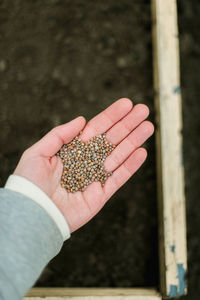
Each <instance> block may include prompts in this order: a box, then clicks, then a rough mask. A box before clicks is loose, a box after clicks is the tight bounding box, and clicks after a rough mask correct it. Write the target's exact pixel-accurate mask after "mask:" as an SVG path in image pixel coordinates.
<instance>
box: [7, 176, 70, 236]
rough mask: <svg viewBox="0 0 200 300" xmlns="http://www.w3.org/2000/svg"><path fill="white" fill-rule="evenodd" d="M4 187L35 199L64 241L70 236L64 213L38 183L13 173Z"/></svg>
mask: <svg viewBox="0 0 200 300" xmlns="http://www.w3.org/2000/svg"><path fill="white" fill-rule="evenodd" d="M4 188H6V189H10V190H13V191H16V192H18V193H21V194H23V195H25V196H27V197H28V198H30V199H32V200H33V201H35V202H36V203H37V204H38V205H40V206H41V207H42V208H43V209H45V210H46V212H47V213H48V214H49V216H50V217H51V218H52V219H53V220H54V222H55V224H56V225H57V227H58V228H59V230H60V232H61V234H62V236H63V241H65V240H66V239H68V238H69V237H70V229H69V226H68V224H67V222H66V219H65V218H64V216H63V214H62V213H61V211H60V210H59V209H58V207H57V206H56V205H55V204H54V203H53V201H52V200H51V199H50V198H49V196H48V195H47V194H46V193H45V192H44V191H43V190H41V189H40V188H39V187H38V186H37V185H36V184H34V183H33V182H31V181H30V180H28V179H26V178H25V177H22V176H19V175H15V174H12V175H10V176H9V177H8V179H7V181H6V184H5V186H4Z"/></svg>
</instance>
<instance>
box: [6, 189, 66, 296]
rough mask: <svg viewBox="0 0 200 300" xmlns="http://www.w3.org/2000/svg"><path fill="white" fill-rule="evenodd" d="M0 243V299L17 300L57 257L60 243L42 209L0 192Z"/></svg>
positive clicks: (57, 231)
mask: <svg viewBox="0 0 200 300" xmlns="http://www.w3.org/2000/svg"><path fill="white" fill-rule="evenodd" d="M55 210H56V209H55ZM69 235H70V234H69ZM69 235H68V237H69ZM68 237H66V238H68ZM0 241H1V243H0V245H1V247H0V299H1V300H2V299H3V300H4V299H5V300H7V299H12V300H18V299H21V298H22V297H23V296H24V295H25V294H26V292H27V291H28V290H29V289H30V288H31V287H32V286H33V285H34V283H35V282H36V280H37V279H38V277H39V276H40V274H41V272H42V270H43V269H44V267H45V266H46V265H47V264H48V262H49V261H50V260H51V259H52V258H53V257H54V256H56V255H57V254H58V253H59V251H60V249H61V247H62V245H63V241H64V239H63V235H62V232H61V230H60V228H59V227H58V226H57V224H56V223H55V220H54V219H53V218H52V217H51V216H50V215H49V213H47V211H46V210H45V209H44V208H43V207H41V206H40V205H39V204H38V203H36V202H35V201H33V200H32V199H31V198H29V197H27V196H25V195H23V194H21V193H18V192H16V191H12V190H9V189H5V188H4V189H3V188H1V189H0Z"/></svg>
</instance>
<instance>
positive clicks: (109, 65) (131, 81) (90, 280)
mask: <svg viewBox="0 0 200 300" xmlns="http://www.w3.org/2000/svg"><path fill="white" fill-rule="evenodd" d="M199 11H200V4H199V3H198V1H197V0H193V1H187V0H180V1H179V27H180V44H181V70H182V92H183V116H184V159H185V169H186V196H187V217H188V241H189V252H188V253H189V265H190V268H189V288H190V293H191V294H190V297H189V298H188V299H197V298H195V297H196V295H198V294H199V292H200V290H199V289H198V282H199V278H198V276H199V275H200V263H199V261H200V251H198V246H199V228H200V221H199V217H198V215H199V212H200V207H199V203H198V202H197V199H198V195H199V184H198V179H199V171H198V169H197V164H196V162H195V159H196V160H197V159H198V158H199V146H200V145H199V139H197V134H198V132H199V129H200V123H199V116H198V112H199V102H198V95H199V90H198V87H199V85H200V82H199V80H200V79H199V77H198V76H197V74H198V71H199V68H200V60H199V58H200V46H199V39H200V37H199V30H197V28H198V27H199V19H198V18H197V17H196V16H197V15H198V13H197V12H199ZM151 60H152V50H151V16H150V3H149V1H146V0H141V1H138V0H137V1H136V0H135V1H129V0H124V1H117V2H116V1H114V0H110V1H105V0H102V1H98V2H95V3H94V2H93V1H91V0H88V1H83V0H77V1H75V2H72V1H69V0H66V1H61V0H60V1H59V0H51V1H47V0H46V1H43V2H42V3H41V2H40V1H35V0H34V1H33V0H32V1H21V0H16V1H15V2H11V1H1V3H0V101H1V109H0V125H1V140H0V143H1V148H0V149H1V150H0V158H1V167H0V183H1V186H2V185H3V184H4V183H5V181H6V179H7V177H8V175H9V174H10V173H11V172H12V171H13V169H14V167H15V165H16V163H17V161H18V159H19V157H20V155H21V154H22V152H23V151H24V150H25V149H26V148H27V147H28V146H30V145H31V144H33V143H34V142H36V141H37V140H38V139H39V138H41V137H42V135H44V134H45V133H46V132H48V131H49V130H50V129H51V128H52V127H54V126H56V125H58V124H62V123H65V122H67V121H69V120H71V119H72V118H74V117H76V116H77V115H84V116H85V117H86V118H87V120H89V119H90V118H91V117H93V116H94V115H95V114H97V113H99V112H100V111H101V110H102V109H104V108H105V107H106V106H108V105H109V104H111V103H112V102H113V101H115V100H116V99H119V98H120V97H129V98H130V99H132V100H133V101H134V103H139V102H142V103H146V104H147V105H148V106H149V107H150V111H151V117H150V119H151V120H154V106H153V88H152V63H151ZM154 142H155V141H154V137H153V138H151V140H150V141H148V142H147V143H146V145H145V146H146V148H147V150H148V153H149V158H148V160H147V162H146V163H145V164H144V166H143V167H142V168H141V170H140V171H139V172H138V173H137V174H136V175H135V176H134V177H133V178H131V179H130V180H129V181H128V182H127V183H126V184H125V185H124V186H123V187H122V188H121V189H120V190H119V191H118V192H117V193H116V195H114V196H113V197H112V198H111V199H110V201H109V202H108V203H107V204H106V205H105V207H104V209H103V210H102V211H101V212H100V213H99V214H98V215H97V216H96V217H95V218H94V219H93V220H92V221H90V222H89V223H88V224H87V225H85V226H84V227H82V228H81V229H80V230H78V231H77V232H75V233H73V234H72V237H71V239H70V240H68V241H67V242H66V243H65V244H64V246H63V248H62V250H61V252H60V254H59V255H58V256H56V257H55V258H54V259H53V260H52V261H51V262H50V263H49V264H48V266H47V267H46V268H45V270H44V272H43V274H42V275H41V277H40V278H39V280H38V281H37V283H36V286H71V287H73V286H79V287H81V286H99V287H116V286H118V287H120V286H123V287H130V286H158V270H157V266H158V260H157V256H158V253H157V209H156V207H157V204H156V172H155V147H154Z"/></svg>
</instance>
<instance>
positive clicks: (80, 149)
mask: <svg viewBox="0 0 200 300" xmlns="http://www.w3.org/2000/svg"><path fill="white" fill-rule="evenodd" d="M115 147H116V146H115V145H113V144H112V143H109V142H108V141H107V140H106V134H105V133H104V134H101V135H97V136H95V137H93V138H92V139H91V140H89V141H88V142H85V143H84V142H82V141H81V139H80V138H79V137H78V136H76V137H75V138H74V139H73V140H72V141H71V142H70V143H68V144H64V145H63V146H62V147H61V149H60V150H59V151H58V152H57V155H58V156H59V157H60V158H61V160H62V162H63V174H62V177H61V186H62V187H63V188H66V190H67V191H68V192H71V193H75V192H77V191H84V190H85V188H86V187H87V186H88V185H89V184H91V183H92V182H94V181H100V182H101V185H102V186H104V184H105V181H106V180H107V179H108V177H109V176H111V175H112V172H108V171H106V170H105V168H104V166H103V162H104V161H105V159H106V157H107V156H108V155H110V153H111V152H112V151H113V150H114V149H115Z"/></svg>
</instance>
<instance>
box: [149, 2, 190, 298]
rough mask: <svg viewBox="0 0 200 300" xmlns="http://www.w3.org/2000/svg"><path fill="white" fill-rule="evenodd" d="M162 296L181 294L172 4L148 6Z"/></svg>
mask: <svg viewBox="0 0 200 300" xmlns="http://www.w3.org/2000/svg"><path fill="white" fill-rule="evenodd" d="M152 23H153V53H154V58H153V62H154V85H155V93H156V95H155V107H156V124H157V132H156V142H157V174H158V202H159V219H160V221H159V230H160V232H159V239H160V282H161V292H162V293H163V295H167V296H169V297H176V296H180V295H183V294H185V293H186V282H185V275H186V269H187V252H186V220H185V196H184V172H183V158H182V106H181V92H180V73H179V42H178V26H177V7H176V0H165V1H163V0H152Z"/></svg>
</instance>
